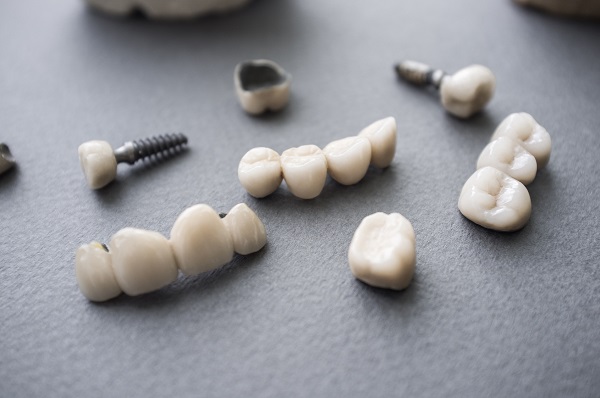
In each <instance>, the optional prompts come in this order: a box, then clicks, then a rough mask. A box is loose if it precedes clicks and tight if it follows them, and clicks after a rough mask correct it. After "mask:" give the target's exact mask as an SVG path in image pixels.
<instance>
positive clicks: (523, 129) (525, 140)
mask: <svg viewBox="0 0 600 398" xmlns="http://www.w3.org/2000/svg"><path fill="white" fill-rule="evenodd" d="M499 137H510V138H514V139H516V140H517V141H519V142H520V143H521V145H522V146H523V148H525V149H526V150H527V151H528V152H529V153H531V154H532V155H533V156H534V157H535V159H536V161H537V168H538V169H541V168H543V167H544V166H546V164H548V161H549V160H550V152H551V151H552V139H551V138H550V134H548V131H546V129H545V128H543V127H542V126H540V125H539V123H538V122H536V120H535V119H534V118H533V117H532V116H531V115H530V114H528V113H525V112H521V113H513V114H511V115H508V116H507V117H506V118H505V119H504V120H503V121H502V123H500V125H498V127H497V128H496V131H495V132H494V135H492V141H493V140H495V139H497V138H499Z"/></svg>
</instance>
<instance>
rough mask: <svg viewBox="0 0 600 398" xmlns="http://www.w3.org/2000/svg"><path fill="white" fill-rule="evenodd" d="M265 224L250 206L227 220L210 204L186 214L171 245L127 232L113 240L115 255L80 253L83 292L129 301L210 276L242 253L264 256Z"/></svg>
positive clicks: (152, 235)
mask: <svg viewBox="0 0 600 398" xmlns="http://www.w3.org/2000/svg"><path fill="white" fill-rule="evenodd" d="M266 241H267V238H266V232H265V227H264V225H263V223H262V222H261V221H260V219H259V218H258V217H257V216H256V214H255V213H254V212H253V211H252V210H251V209H250V208H249V207H248V206H246V205H245V204H243V203H241V204H238V205H236V206H235V207H233V208H232V209H231V211H230V213H229V214H228V215H226V216H225V218H223V219H221V217H220V216H219V215H218V214H217V213H216V212H215V211H214V210H213V209H212V208H210V207H209V206H207V205H196V206H192V207H190V208H188V209H186V210H185V211H184V212H182V213H181V215H180V216H179V217H178V218H177V220H176V222H175V224H174V225H173V229H172V231H171V239H170V240H167V239H166V238H165V237H164V236H162V235H161V234H159V233H158V232H153V231H145V230H141V229H135V228H125V229H122V230H120V231H119V232H117V233H116V234H115V235H113V237H112V238H111V241H110V244H109V246H110V251H109V250H108V248H107V247H106V246H104V245H101V244H100V243H97V242H92V243H90V244H87V245H83V246H81V247H80V248H79V249H78V250H77V253H76V258H75V271H76V277H77V282H78V284H79V288H80V290H81V292H82V293H83V295H84V296H85V297H87V298H88V299H89V300H91V301H106V300H109V299H111V298H113V297H116V296H118V295H119V294H120V293H121V292H122V291H123V292H125V293H126V294H128V295H130V296H135V295H139V294H144V293H148V292H151V291H154V290H157V289H160V288H162V287H163V286H166V285H168V284H169V283H171V282H173V281H174V280H175V279H177V276H178V274H179V270H181V271H182V272H183V273H184V274H186V275H195V274H198V273H200V272H206V271H210V270H212V269H215V268H218V267H220V266H222V265H225V264H226V263H228V262H229V261H231V259H232V257H233V253H234V250H235V252H237V253H239V254H250V253H254V252H256V251H259V250H260V249H262V248H263V247H264V245H265V244H266Z"/></svg>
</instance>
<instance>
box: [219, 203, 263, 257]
mask: <svg viewBox="0 0 600 398" xmlns="http://www.w3.org/2000/svg"><path fill="white" fill-rule="evenodd" d="M223 223H224V224H225V227H226V228H227V230H228V231H229V234H230V235H231V239H232V241H233V250H234V251H235V252H236V253H238V254H250V253H254V252H257V251H259V250H260V249H262V248H263V246H264V245H265V244H266V243H267V233H266V231H265V226H264V225H263V223H262V221H260V219H259V218H258V216H257V215H256V213H254V212H253V211H252V210H251V209H250V208H249V207H248V206H246V204H244V203H240V204H238V205H235V206H234V207H233V208H232V209H231V210H230V211H229V213H227V216H225V218H223Z"/></svg>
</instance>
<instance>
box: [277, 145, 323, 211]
mask: <svg viewBox="0 0 600 398" xmlns="http://www.w3.org/2000/svg"><path fill="white" fill-rule="evenodd" d="M281 168H282V170H283V178H285V182H286V184H287V186H288V188H289V189H290V191H291V192H292V193H293V194H294V195H295V196H297V197H299V198H301V199H313V198H315V197H317V196H319V194H320V193H321V191H322V190H323V187H324V186H325V180H326V178H327V159H326V158H325V155H324V154H323V151H321V149H319V147H318V146H316V145H303V146H300V147H298V148H290V149H288V150H286V151H284V152H283V153H282V154H281Z"/></svg>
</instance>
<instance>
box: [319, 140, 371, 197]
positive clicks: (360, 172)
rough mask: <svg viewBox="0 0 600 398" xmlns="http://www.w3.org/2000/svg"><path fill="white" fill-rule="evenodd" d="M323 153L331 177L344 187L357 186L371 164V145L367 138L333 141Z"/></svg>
mask: <svg viewBox="0 0 600 398" xmlns="http://www.w3.org/2000/svg"><path fill="white" fill-rule="evenodd" d="M323 153H324V154H325V158H326V159H327V168H328V170H329V175H330V176H331V177H332V178H333V179H334V180H336V181H337V182H339V183H340V184H343V185H352V184H356V183H357V182H359V181H360V180H362V179H363V177H364V176H365V174H366V173H367V169H368V168H369V163H370V162H371V143H370V142H369V140H368V139H367V138H365V137H348V138H342V139H341V140H337V141H333V142H331V143H329V144H327V146H326V147H325V148H323Z"/></svg>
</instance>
